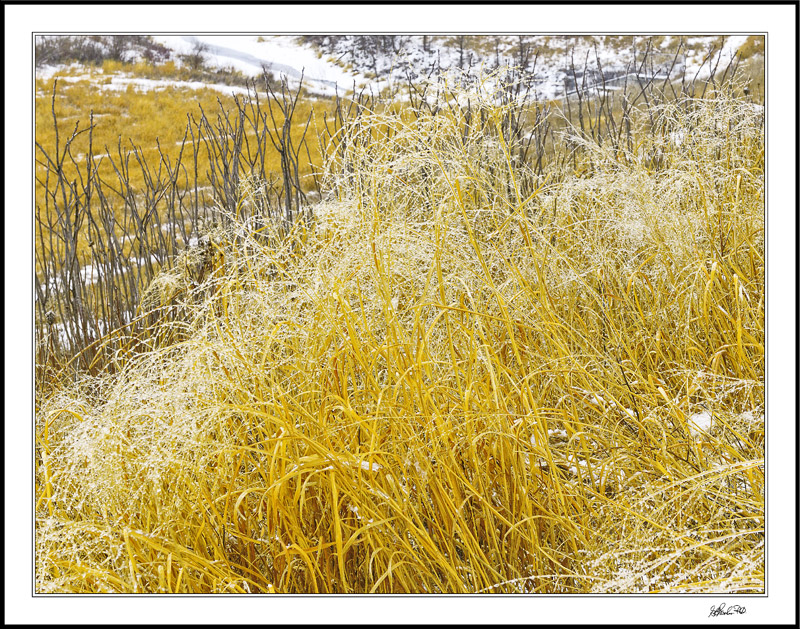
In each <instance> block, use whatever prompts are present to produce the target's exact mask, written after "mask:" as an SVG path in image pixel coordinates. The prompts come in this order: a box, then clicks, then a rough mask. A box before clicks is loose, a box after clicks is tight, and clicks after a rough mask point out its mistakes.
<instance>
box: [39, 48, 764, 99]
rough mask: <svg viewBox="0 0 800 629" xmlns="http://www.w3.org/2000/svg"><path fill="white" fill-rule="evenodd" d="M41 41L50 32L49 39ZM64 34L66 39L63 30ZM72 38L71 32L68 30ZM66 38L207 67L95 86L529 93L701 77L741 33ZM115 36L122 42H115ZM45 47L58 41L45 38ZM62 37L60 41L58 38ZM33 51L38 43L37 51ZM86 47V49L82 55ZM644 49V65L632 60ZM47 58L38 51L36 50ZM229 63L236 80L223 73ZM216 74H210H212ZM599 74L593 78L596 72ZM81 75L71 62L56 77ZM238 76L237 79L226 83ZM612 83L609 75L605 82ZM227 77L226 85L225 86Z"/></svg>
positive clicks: (93, 51) (118, 55)
mask: <svg viewBox="0 0 800 629" xmlns="http://www.w3.org/2000/svg"><path fill="white" fill-rule="evenodd" d="M50 39H51V40H52V39H53V38H50ZM66 39H68V38H66ZM75 39H81V38H75ZM82 39H83V40H84V41H82V42H81V43H80V45H78V46H76V48H78V49H79V52H81V53H82V54H83V56H86V55H89V58H90V59H91V60H93V62H95V63H96V62H97V60H98V59H105V58H111V59H117V60H121V61H140V60H146V61H148V62H151V63H161V62H164V61H167V60H170V61H172V62H174V63H176V64H177V65H189V66H190V67H192V68H195V69H196V68H198V67H204V68H207V69H209V70H211V72H208V73H206V74H207V75H208V76H204V77H202V78H200V79H199V80H194V79H193V80H192V81H181V82H176V81H171V82H170V80H169V79H168V80H166V81H160V80H153V79H146V78H143V77H140V76H134V75H130V74H126V73H124V72H123V73H117V74H116V75H115V76H114V77H113V78H112V80H111V81H110V82H105V83H103V85H102V86H101V88H102V89H111V90H114V89H125V88H127V87H128V85H130V84H133V85H134V87H135V88H136V89H140V90H149V89H161V88H163V87H164V86H165V84H174V85H176V86H178V87H190V88H195V89H197V88H200V87H211V88H214V89H218V90H220V91H222V92H226V93H231V92H232V93H243V92H245V91H246V88H243V87H241V83H242V81H241V75H244V76H247V77H253V78H254V77H258V76H260V75H261V74H262V73H263V72H264V71H267V72H269V73H270V74H271V75H272V76H274V77H285V78H286V80H287V81H288V82H289V84H290V86H291V87H295V86H296V85H297V84H298V82H299V81H300V79H301V77H302V78H303V83H304V85H305V86H306V87H307V88H308V89H310V90H311V91H313V92H316V93H319V94H325V95H332V94H334V93H335V92H336V91H337V90H338V91H339V92H340V93H341V92H344V91H347V90H349V89H351V88H353V87H354V86H356V87H358V88H368V89H370V90H372V91H373V92H380V91H382V90H383V89H384V88H387V87H391V86H397V85H402V84H405V83H406V82H408V81H419V80H420V79H422V78H424V77H427V76H434V77H435V73H436V72H437V71H442V72H444V73H451V74H461V73H463V72H469V73H470V74H473V75H475V74H477V73H479V72H481V71H483V72H486V71H491V70H494V69H496V68H500V67H505V66H511V67H516V68H522V69H524V70H525V74H526V76H527V79H528V81H529V82H530V84H531V87H532V94H531V95H532V96H533V97H534V98H538V99H542V100H545V99H553V98H560V97H562V96H563V95H564V93H565V92H566V93H569V92H571V91H573V90H575V89H576V87H577V85H578V84H580V85H582V86H583V87H591V86H592V85H593V84H596V83H599V82H600V81H601V80H602V81H603V84H604V86H605V88H606V89H610V90H613V89H616V88H617V85H618V84H619V83H621V82H622V81H623V80H625V79H626V77H629V76H631V74H632V73H636V74H637V75H641V74H644V75H648V74H652V75H655V76H660V77H665V76H666V74H667V73H668V72H671V73H672V75H673V76H682V75H684V73H685V75H686V76H687V77H690V78H694V77H697V78H701V79H702V78H705V77H706V76H708V75H709V73H710V72H711V69H712V68H714V67H716V68H717V69H718V70H720V69H722V68H724V67H725V66H726V65H727V64H728V63H730V61H731V59H732V58H733V56H734V55H735V53H736V52H737V50H738V49H739V48H740V47H741V46H742V45H743V44H744V43H745V42H746V40H747V39H748V38H747V36H744V35H735V36H729V37H724V38H722V37H719V36H691V37H679V36H658V37H653V38H650V37H633V36H625V37H622V36H562V35H555V36H552V35H519V36H511V35H497V36H495V35H463V36H462V35H458V36H433V35H425V36H423V35H309V36H295V35H157V36H153V37H152V38H145V37H141V36H133V37H130V38H126V37H110V36H105V37H93V38H82ZM120 40H122V41H120ZM48 43H49V50H50V51H51V52H50V53H49V54H50V56H52V54H53V53H52V51H53V50H58V47H59V42H58V41H49V42H48ZM61 43H63V42H61ZM37 50H38V49H37ZM92 55H93V56H92ZM645 56H646V57H647V59H648V61H647V63H645V64H643V63H642V61H643V59H644V58H645ZM45 57H47V54H45ZM38 61H39V60H38V59H37V77H38V78H48V77H49V76H52V75H53V73H55V72H57V71H60V70H61V69H63V66H52V65H51V66H49V65H46V63H47V61H45V62H44V63H38ZM228 68H230V69H231V70H234V71H235V72H236V73H237V74H239V73H241V74H239V78H238V80H231V81H228V80H226V76H229V75H226V73H225V72H221V73H220V72H218V71H219V70H225V69H228ZM215 72H216V74H215ZM601 73H602V76H601ZM84 78H86V76H84V74H83V73H82V72H80V70H78V71H77V72H74V71H73V72H72V73H71V76H67V77H65V80H82V79H84ZM237 82H238V83H239V86H238V87H237V86H234V85H231V83H237ZM615 82H616V83H615ZM226 84H227V85H226Z"/></svg>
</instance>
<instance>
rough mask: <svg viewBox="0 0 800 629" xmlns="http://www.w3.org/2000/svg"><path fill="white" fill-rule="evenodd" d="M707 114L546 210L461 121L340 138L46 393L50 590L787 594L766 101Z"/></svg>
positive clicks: (686, 104) (680, 109)
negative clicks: (769, 375) (768, 395)
mask: <svg viewBox="0 0 800 629" xmlns="http://www.w3.org/2000/svg"><path fill="white" fill-rule="evenodd" d="M487 89H488V88H487ZM708 96H709V97H708V98H706V99H704V100H700V99H695V100H691V101H690V100H686V101H681V102H676V103H672V104H669V105H665V106H663V107H662V108H660V109H659V110H658V111H655V112H653V113H654V115H655V116H656V119H657V124H656V129H657V132H656V133H650V132H649V131H648V132H644V131H642V132H641V133H640V134H639V135H638V136H637V138H638V145H637V146H636V148H635V150H634V151H633V152H631V153H627V154H624V155H622V156H621V155H620V154H619V153H616V154H615V153H613V152H612V151H611V150H609V149H608V148H604V147H600V146H597V145H596V144H590V143H586V146H585V149H586V153H585V157H584V159H585V160H586V165H587V168H586V169H584V170H582V172H583V175H582V176H581V177H578V176H575V175H574V174H573V173H572V172H571V171H570V172H551V173H550V176H549V178H542V179H541V180H539V182H538V185H537V189H536V191H535V192H534V193H533V194H531V195H529V196H527V197H526V198H522V197H521V195H520V194H519V181H520V178H521V177H523V176H529V175H530V173H527V175H526V174H525V173H523V172H521V171H520V169H519V168H517V167H514V166H512V160H511V159H510V157H509V154H508V147H506V146H505V144H504V142H503V141H502V140H501V138H500V137H499V136H498V135H497V134H493V133H491V131H489V132H481V133H478V132H476V131H472V132H470V133H468V134H467V136H466V137H465V136H464V133H463V130H464V126H463V122H464V121H463V119H462V118H461V117H460V116H461V115H462V113H461V112H459V110H457V109H451V110H448V109H443V110H442V111H440V112H439V114H438V115H435V116H432V115H420V117H419V118H418V119H415V120H410V119H408V118H404V117H402V116H400V115H394V114H392V113H387V112H384V113H377V112H375V113H372V114H367V115H366V116H364V117H363V118H362V119H361V120H360V121H359V122H358V124H357V125H353V126H352V127H348V128H345V130H343V132H342V133H343V134H344V135H346V136H347V139H348V141H347V142H346V143H345V144H343V145H341V146H344V147H346V150H343V151H340V152H338V153H337V155H336V158H335V159H332V160H331V161H330V162H329V163H328V166H327V184H328V188H329V190H330V191H331V196H330V198H329V199H328V200H327V201H325V202H324V203H321V204H319V205H318V206H316V208H315V218H314V221H313V222H312V223H310V224H302V223H298V224H297V226H296V227H295V229H294V230H293V231H292V233H291V234H289V235H288V236H285V237H282V236H280V235H279V234H278V233H277V232H275V233H266V232H265V230H263V229H261V230H260V231H259V230H256V229H255V228H254V226H253V225H251V224H248V223H246V222H244V223H242V222H239V223H238V225H237V226H236V228H234V229H232V230H231V231H228V232H223V231H217V232H214V233H211V234H209V240H210V242H211V246H212V247H213V251H214V256H213V261H214V262H213V268H212V269H211V271H210V272H209V274H208V275H207V276H206V278H205V281H204V282H203V283H202V284H200V285H199V286H193V285H192V284H191V283H189V282H188V281H187V280H186V278H185V277H184V276H183V275H182V273H181V271H180V269H181V268H182V267H181V264H180V263H178V264H176V266H175V270H173V271H170V272H169V275H164V276H162V277H161V278H160V279H159V280H158V281H157V282H156V283H155V284H154V285H153V286H152V287H151V291H150V293H149V294H148V295H147V296H146V303H147V304H150V305H151V306H155V305H159V306H160V307H174V306H178V305H179V306H181V307H183V308H185V309H186V311H187V313H188V314H187V316H186V318H185V322H184V323H182V324H180V325H179V324H177V323H170V324H169V325H166V324H165V326H164V327H165V329H164V330H163V339H165V340H163V341H162V342H161V343H160V344H157V345H154V346H153V347H152V349H150V350H149V351H141V352H139V353H137V354H135V355H132V356H130V357H127V358H125V360H124V361H123V362H122V365H121V367H122V369H121V371H120V373H119V374H117V375H115V376H113V377H106V378H91V379H90V378H87V379H85V380H83V381H80V382H78V383H77V384H75V385H74V386H69V387H66V386H65V387H62V388H59V389H58V390H54V391H52V392H51V393H50V394H49V395H47V396H44V397H43V398H42V399H40V400H39V401H38V403H37V413H36V445H37V447H36V495H37V505H36V509H37V520H36V543H37V553H36V589H37V591H39V592H195V593H197V592H280V593H294V592H305V593H316V592H319V593H329V592H337V593H367V592H380V593H388V592H412V593H433V592H448V593H466V592H486V593H503V592H537V593H580V592H760V591H763V589H764V307H765V298H764V290H765V282H764V197H763V194H764V172H763V169H764V141H763V110H760V109H758V108H755V107H753V106H751V105H749V104H747V103H743V102H740V101H737V100H732V99H729V98H726V97H724V96H723V95H721V94H709V95H708ZM475 99H477V100H475ZM477 101H480V108H481V110H482V113H483V114H485V115H486V116H487V119H488V120H490V121H491V120H497V121H499V120H500V117H501V116H502V114H503V112H502V111H501V110H500V108H499V107H498V106H497V105H496V104H495V101H494V100H493V98H492V97H491V94H490V93H487V92H483V93H482V94H479V95H475V94H473V106H475V105H474V103H475V102H477ZM647 122H648V127H649V126H650V124H649V117H648V120H647ZM643 128H644V127H643ZM386 129H390V130H391V133H386V131H385V130H386ZM489 129H491V125H489ZM365 138H366V139H367V141H359V139H365ZM574 141H575V140H573V142H574ZM589 165H590V166H591V167H589ZM251 183H252V182H251ZM255 189H257V186H255V187H254V186H252V185H251V187H250V190H251V192H252V191H253V190H255ZM229 210H230V211H231V212H232V213H234V212H235V208H229ZM187 255H189V254H187ZM165 287H168V289H165Z"/></svg>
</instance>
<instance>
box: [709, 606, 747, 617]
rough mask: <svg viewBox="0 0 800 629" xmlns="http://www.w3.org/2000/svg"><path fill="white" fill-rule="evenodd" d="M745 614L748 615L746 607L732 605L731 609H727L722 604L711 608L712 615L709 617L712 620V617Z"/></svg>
mask: <svg viewBox="0 0 800 629" xmlns="http://www.w3.org/2000/svg"><path fill="white" fill-rule="evenodd" d="M744 613H747V610H746V609H745V607H744V605H731V606H730V607H725V603H720V604H719V605H717V606H716V607H714V606H713V605H712V606H711V613H710V614H709V615H708V616H709V618H710V617H711V616H734V615H736V614H744Z"/></svg>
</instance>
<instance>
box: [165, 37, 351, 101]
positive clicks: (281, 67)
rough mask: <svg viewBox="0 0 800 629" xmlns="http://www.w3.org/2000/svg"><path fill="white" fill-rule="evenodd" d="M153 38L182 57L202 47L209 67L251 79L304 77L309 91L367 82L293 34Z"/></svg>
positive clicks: (291, 81) (328, 92) (323, 90)
mask: <svg viewBox="0 0 800 629" xmlns="http://www.w3.org/2000/svg"><path fill="white" fill-rule="evenodd" d="M153 39H155V40H156V41H157V42H159V43H162V44H164V45H165V46H167V47H169V48H171V49H173V50H174V51H176V52H177V53H178V54H192V53H193V52H194V51H195V50H197V46H198V44H199V45H202V46H204V47H205V51H204V52H203V56H204V58H205V61H206V63H207V64H208V65H210V66H212V67H217V68H233V69H235V70H238V71H240V72H241V73H242V74H245V75H247V76H251V77H257V76H260V75H261V74H262V73H263V71H264V70H265V69H266V70H268V71H269V72H272V73H273V74H274V75H275V76H276V77H280V76H285V77H286V78H287V80H288V82H289V83H290V84H293V83H297V82H298V81H299V80H300V76H301V74H302V75H303V76H304V83H306V84H307V86H308V87H309V88H311V89H313V90H315V91H318V92H322V93H326V94H333V93H334V92H335V91H336V88H337V86H338V88H339V90H340V91H343V90H347V89H349V88H352V86H353V80H354V79H356V80H361V81H363V80H364V77H363V76H361V75H358V74H353V73H350V72H347V71H345V70H344V69H343V68H341V67H340V66H338V65H337V64H335V63H333V62H331V61H328V60H326V59H324V58H321V57H319V56H318V54H317V51H316V50H315V49H314V48H313V47H312V46H310V45H306V44H303V43H302V42H301V41H300V39H299V38H298V37H295V36H292V35H264V36H261V37H256V36H244V35H197V36H190V35H180V36H175V35H170V36H164V35H156V36H154V37H153Z"/></svg>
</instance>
